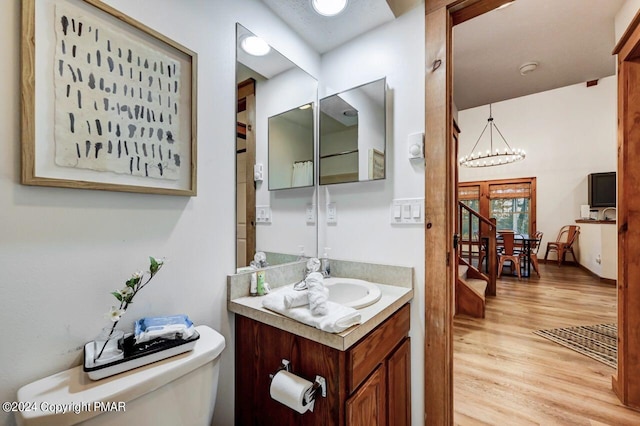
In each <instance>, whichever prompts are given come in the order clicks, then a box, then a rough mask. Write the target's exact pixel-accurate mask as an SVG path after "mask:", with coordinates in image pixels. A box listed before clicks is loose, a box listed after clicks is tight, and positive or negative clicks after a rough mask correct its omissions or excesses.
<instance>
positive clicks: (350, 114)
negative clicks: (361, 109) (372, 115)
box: [342, 109, 358, 117]
mask: <svg viewBox="0 0 640 426" xmlns="http://www.w3.org/2000/svg"><path fill="white" fill-rule="evenodd" d="M342 115H344V116H345V117H357V116H358V111H357V110H355V109H347V110H345V111H344V112H343V113H342Z"/></svg>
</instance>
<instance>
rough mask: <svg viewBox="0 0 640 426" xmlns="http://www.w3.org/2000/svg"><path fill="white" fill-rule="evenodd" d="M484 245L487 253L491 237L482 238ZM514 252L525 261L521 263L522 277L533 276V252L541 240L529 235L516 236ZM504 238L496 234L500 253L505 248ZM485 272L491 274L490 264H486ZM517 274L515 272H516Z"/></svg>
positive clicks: (497, 247) (516, 234)
mask: <svg viewBox="0 0 640 426" xmlns="http://www.w3.org/2000/svg"><path fill="white" fill-rule="evenodd" d="M481 240H482V245H483V248H484V250H485V251H487V249H488V247H489V237H484V236H483V237H482V238H481ZM513 240H514V246H515V247H514V250H515V251H516V252H519V253H521V254H522V259H523V261H522V262H520V275H521V276H522V277H525V278H528V277H530V276H531V252H532V250H533V248H534V247H536V245H535V243H536V242H537V243H538V244H540V242H541V241H540V240H539V239H536V238H535V237H532V236H529V235H528V234H518V233H515V234H514V238H513ZM502 243H503V238H502V235H501V234H500V233H499V232H498V233H497V234H496V249H497V251H498V253H499V252H500V250H501V249H502V248H503V244H502ZM485 264H486V266H485V271H486V272H489V262H488V261H487V262H485ZM514 273H515V271H514Z"/></svg>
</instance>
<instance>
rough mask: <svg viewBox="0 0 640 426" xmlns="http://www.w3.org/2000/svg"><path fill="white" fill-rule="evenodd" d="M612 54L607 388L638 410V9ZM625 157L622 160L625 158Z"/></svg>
mask: <svg viewBox="0 0 640 426" xmlns="http://www.w3.org/2000/svg"><path fill="white" fill-rule="evenodd" d="M613 53H614V54H616V55H618V175H617V178H618V179H617V180H618V182H617V186H618V209H617V214H618V223H617V225H618V253H619V254H620V255H619V256H618V369H617V374H615V375H614V376H613V378H612V387H613V390H614V392H615V393H616V395H617V396H618V398H620V401H622V403H623V404H625V405H627V406H629V407H632V408H635V409H640V382H638V380H637V378H638V377H640V335H639V334H638V330H639V329H640V328H639V327H640V284H639V283H638V280H637V276H638V275H637V274H638V273H640V264H639V263H638V261H637V260H636V259H637V254H638V249H639V245H638V242H637V241H638V238H640V229H639V228H640V215H639V214H638V213H637V212H638V206H640V190H638V187H637V182H638V179H639V178H640V171H638V169H637V167H635V166H634V164H633V160H634V159H635V158H637V156H638V155H639V154H640V125H639V124H638V123H637V117H638V115H640V88H638V85H639V84H640V11H639V12H638V13H636V15H635V17H634V19H633V20H632V21H631V24H630V25H629V27H628V28H627V30H626V31H625V33H624V34H623V36H622V37H621V39H620V41H619V42H618V45H617V46H616V47H615V49H614V51H613ZM627 160H628V161H627Z"/></svg>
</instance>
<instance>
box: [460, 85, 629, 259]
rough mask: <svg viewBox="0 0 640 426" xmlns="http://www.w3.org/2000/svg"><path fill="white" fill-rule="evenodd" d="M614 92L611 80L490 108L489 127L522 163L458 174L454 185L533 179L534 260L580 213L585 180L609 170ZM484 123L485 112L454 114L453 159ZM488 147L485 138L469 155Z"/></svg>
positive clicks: (585, 198)
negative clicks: (519, 152)
mask: <svg viewBox="0 0 640 426" xmlns="http://www.w3.org/2000/svg"><path fill="white" fill-rule="evenodd" d="M616 84H617V80H616V77H615V76H612V77H607V78H604V79H601V80H600V82H599V84H598V85H597V86H594V87H589V88H587V87H586V85H585V84H584V83H582V84H576V85H573V86H567V87H563V88H560V89H556V90H550V91H547V92H541V93H537V94H534V95H529V96H524V97H521V98H516V99H511V100H507V101H504V102H499V103H495V104H493V118H494V120H495V121H494V123H495V124H496V125H497V126H498V128H499V129H500V131H501V132H502V134H503V136H504V137H505V139H506V140H507V142H508V143H509V145H511V147H513V148H521V149H524V150H525V151H526V152H527V157H526V158H525V159H524V160H523V161H520V162H517V163H513V164H509V165H503V166H496V167H485V168H471V169H470V168H465V167H461V168H460V181H461V182H467V181H475V180H489V179H503V178H516V177H536V178H537V229H538V230H539V231H542V232H544V239H543V244H542V246H541V249H540V252H541V253H542V256H543V255H544V250H545V248H546V242H547V241H554V240H555V238H556V236H557V234H558V231H559V230H560V228H561V227H562V226H563V225H570V224H574V223H575V220H576V219H578V218H580V205H581V204H588V194H587V175H588V174H589V173H596V172H610V171H615V170H616V149H617V148H616V147H617V139H616V137H617V136H616V129H617V112H616V111H617V107H616V102H617V101H616V99H617V97H616V90H617V87H616ZM488 117H489V107H488V106H482V107H477V108H472V109H467V110H464V111H460V112H459V124H460V129H461V130H462V133H461V134H460V145H459V155H460V156H462V155H466V154H469V153H470V151H471V148H472V147H473V145H474V144H475V143H476V141H477V140H478V137H479V136H480V133H481V132H482V129H483V128H484V126H485V125H486V123H487V118H488ZM487 131H488V130H487ZM493 137H494V139H493V140H494V149H495V147H496V146H497V147H498V148H500V149H502V148H504V144H503V143H502V139H501V138H500V136H499V135H497V134H496V132H494V136H493ZM488 144H489V142H488V137H487V135H486V134H485V135H484V136H483V137H482V139H481V141H480V144H479V145H478V148H476V150H477V149H480V148H482V149H487V147H488ZM539 256H540V255H539ZM554 258H555V257H554Z"/></svg>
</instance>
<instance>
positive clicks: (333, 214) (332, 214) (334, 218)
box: [327, 203, 338, 225]
mask: <svg viewBox="0 0 640 426" xmlns="http://www.w3.org/2000/svg"><path fill="white" fill-rule="evenodd" d="M327 223H328V224H329V225H335V224H337V223H338V210H337V208H336V203H328V204H327Z"/></svg>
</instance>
